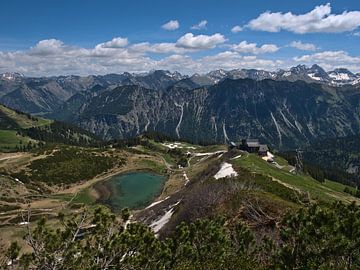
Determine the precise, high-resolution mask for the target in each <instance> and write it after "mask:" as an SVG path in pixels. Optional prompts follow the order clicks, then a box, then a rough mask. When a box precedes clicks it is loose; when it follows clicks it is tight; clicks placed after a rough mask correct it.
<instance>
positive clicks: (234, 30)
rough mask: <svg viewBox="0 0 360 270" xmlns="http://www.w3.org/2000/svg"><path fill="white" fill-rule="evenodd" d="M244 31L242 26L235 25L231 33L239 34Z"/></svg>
mask: <svg viewBox="0 0 360 270" xmlns="http://www.w3.org/2000/svg"><path fill="white" fill-rule="evenodd" d="M242 30H243V27H241V26H240V25H235V26H234V27H233V28H231V32H233V33H234V34H235V33H239V32H241V31H242Z"/></svg>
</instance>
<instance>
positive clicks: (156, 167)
mask: <svg viewBox="0 0 360 270" xmlns="http://www.w3.org/2000/svg"><path fill="white" fill-rule="evenodd" d="M138 165H139V166H141V167H143V168H144V169H145V168H146V169H150V170H151V171H154V172H157V173H164V172H166V166H165V165H164V164H161V163H159V162H156V161H154V160H151V159H140V160H139V161H138Z"/></svg>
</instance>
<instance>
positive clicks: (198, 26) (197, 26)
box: [191, 20, 208, 30]
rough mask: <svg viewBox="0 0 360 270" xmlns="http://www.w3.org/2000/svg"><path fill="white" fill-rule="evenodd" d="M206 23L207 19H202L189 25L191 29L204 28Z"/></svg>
mask: <svg viewBox="0 0 360 270" xmlns="http://www.w3.org/2000/svg"><path fill="white" fill-rule="evenodd" d="M207 23H208V22H207V20H202V21H200V22H199V23H198V24H195V25H193V26H191V29H193V30H201V29H206V25H207Z"/></svg>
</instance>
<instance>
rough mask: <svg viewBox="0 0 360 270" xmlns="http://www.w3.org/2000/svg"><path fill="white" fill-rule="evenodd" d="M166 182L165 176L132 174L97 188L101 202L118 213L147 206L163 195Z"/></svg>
mask: <svg viewBox="0 0 360 270" xmlns="http://www.w3.org/2000/svg"><path fill="white" fill-rule="evenodd" d="M165 181H166V177H165V176H161V175H157V174H153V173H149V172H132V173H126V174H120V175H116V176H113V177H111V178H110V179H109V180H107V181H105V182H102V183H99V185H96V186H95V188H96V189H97V190H98V192H99V193H100V199H99V201H100V202H102V203H104V204H106V205H108V206H110V207H111V208H112V209H113V210H115V211H117V210H121V209H122V208H124V207H128V208H130V209H136V208H141V207H145V206H147V205H148V204H150V203H151V202H152V201H153V200H154V199H155V197H157V196H158V195H159V194H160V193H161V190H162V187H163V185H164V182H165ZM104 194H105V195H104Z"/></svg>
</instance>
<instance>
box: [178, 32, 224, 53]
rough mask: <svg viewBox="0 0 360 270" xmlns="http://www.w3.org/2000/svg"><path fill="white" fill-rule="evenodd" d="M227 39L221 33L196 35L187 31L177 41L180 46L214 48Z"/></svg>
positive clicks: (202, 48) (198, 48) (195, 48)
mask: <svg viewBox="0 0 360 270" xmlns="http://www.w3.org/2000/svg"><path fill="white" fill-rule="evenodd" d="M225 41H226V39H225V37H224V36H223V35H221V34H219V33H216V34H214V35H211V36H208V35H198V36H194V34H192V33H187V34H185V35H183V36H182V37H181V38H179V39H178V40H177V42H176V46H177V47H179V48H185V49H193V50H204V49H213V48H215V47H216V45H218V44H222V43H224V42H225Z"/></svg>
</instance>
